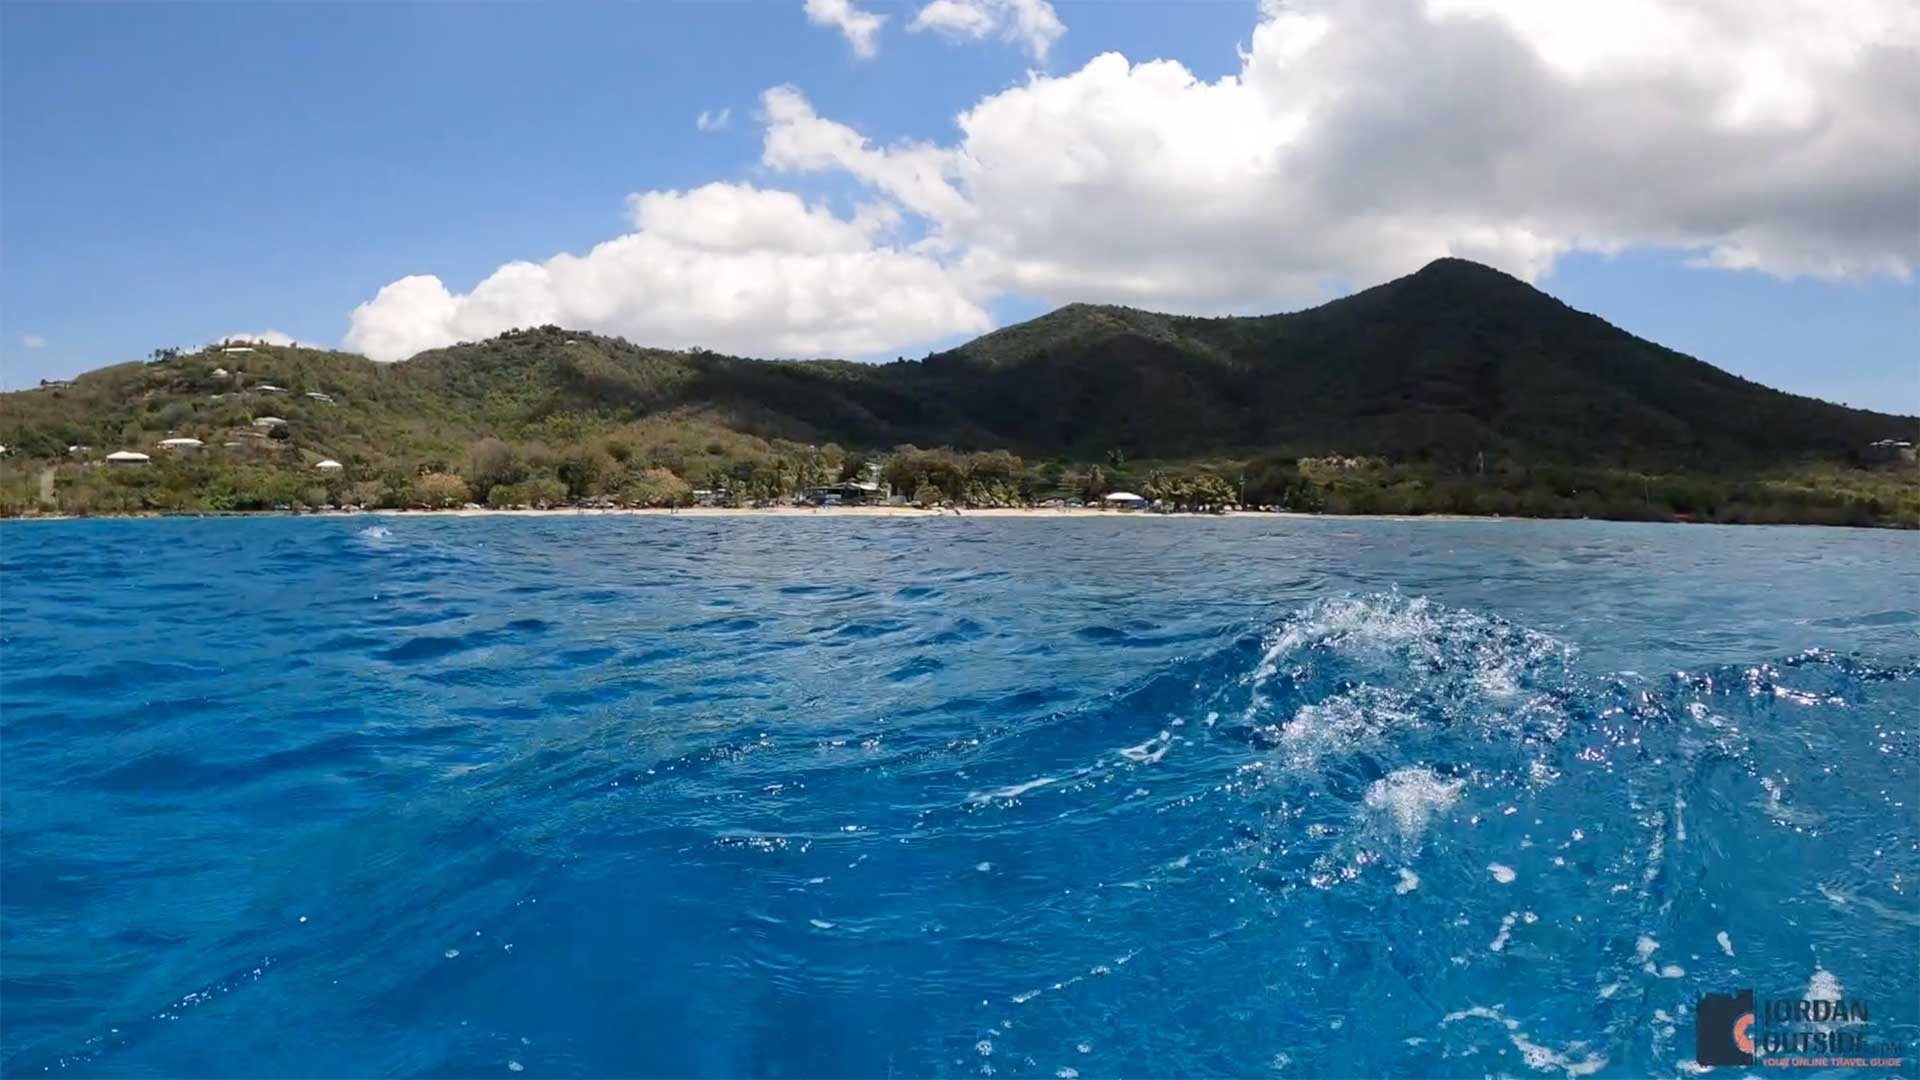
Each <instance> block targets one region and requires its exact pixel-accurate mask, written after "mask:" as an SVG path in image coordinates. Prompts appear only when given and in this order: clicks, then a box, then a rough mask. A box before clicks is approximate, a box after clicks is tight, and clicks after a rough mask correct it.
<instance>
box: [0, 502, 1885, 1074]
mask: <svg viewBox="0 0 1920 1080" xmlns="http://www.w3.org/2000/svg"><path fill="white" fill-rule="evenodd" d="M1917 717H1920V536H1916V535H1914V534H1902V533H1892V532H1871V531H1856V530H1840V529H1798V528H1718V527H1708V526H1671V525H1630V524H1609V523H1598V522H1465V521H1452V522H1443V521H1390V520H1354V519H1332V518H1325V519H1312V518H1307V519H1301V518H1262V517H1233V518H1226V519H1219V520H1212V519H1157V518H1149V519H1129V520H1114V519H1107V518H1088V519H1032V520H1010V519H993V520H988V519H979V518H970V517H962V518H942V519H938V520H916V519H907V520H899V519H885V518H834V517H827V516H821V517H817V518H815V517H798V518H781V519H771V518H752V517H742V518H728V519H715V518H696V517H609V518H579V519H565V518H533V517H524V518H522V517H495V518H441V517H409V516H399V517H352V518H325V519H288V518H262V519H244V520H143V521H83V522H17V523H9V524H6V525H4V526H0V1070H3V1071H4V1072H5V1073H6V1075H9V1076H26V1075H39V1074H43V1073H45V1074H55V1073H59V1074H75V1075H109V1076H162V1075H191V1076H374V1075H407V1076H411V1075H425V1076H481V1077H485V1076H509V1075H514V1074H520V1075H525V1076H529V1077H532V1076H547V1075H554V1076H778V1077H813V1076H876V1077H877V1076H969V1077H980V1076H1023V1077H1024V1076H1039V1077H1058V1078H1069V1080H1070V1078H1072V1077H1076V1076H1083V1077H1089V1078H1091V1077H1097V1076H1111V1075H1122V1074H1125V1075H1193V1074H1202V1073H1205V1074H1219V1075H1233V1076H1259V1077H1268V1076H1273V1077H1284V1076H1370V1075H1460V1076H1466V1075H1472V1076H1480V1075H1486V1074H1505V1075H1515V1076H1542V1077H1579V1076H1588V1075H1598V1076H1641V1075H1686V1074H1690V1073H1691V1072H1693V1071H1694V1070H1695V1069H1696V1068H1697V1066H1696V1065H1695V1064H1694V1056H1695V1043H1694V1029H1695V1022H1694V1016H1695V1008H1696V1005H1697V1003H1698V1001H1699V999H1700V998H1701V997H1702V996H1703V995H1705V994H1709V993H1731V992H1734V991H1737V990H1739V989H1743V988H1754V989H1756V990H1757V991H1758V992H1759V994H1760V995H1761V996H1762V997H1765V998H1783V997H1784V998H1794V997H1814V998H1843V999H1845V1000H1848V1001H1860V1002H1864V1003H1866V1005H1867V1006H1868V1007H1869V1009H1870V1013H1869V1015H1870V1019H1869V1020H1867V1021H1865V1026H1866V1027H1868V1028H1870V1029H1871V1032H1872V1035H1873V1037H1874V1039H1876V1040H1881V1041H1886V1042H1889V1043H1898V1044H1903V1045H1905V1046H1906V1047H1907V1053H1908V1063H1909V1070H1910V1068H1911V1065H1912V1062H1913V1060H1914V1057H1913V1055H1915V1054H1916V1053H1920V992H1917V990H1916V978H1917V976H1916V972H1920V816H1917V815H1920V749H1917V746H1916V739H1915V727H1916V722H1917V721H1916V718H1917ZM1850 1022H1851V1021H1850Z"/></svg>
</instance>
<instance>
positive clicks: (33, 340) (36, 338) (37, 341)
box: [20, 334, 47, 349]
mask: <svg viewBox="0 0 1920 1080" xmlns="http://www.w3.org/2000/svg"><path fill="white" fill-rule="evenodd" d="M20 344H22V345H25V346H26V347H27V348H29V349H44V348H46V347H47V339H46V338H44V337H41V336H40V335H39V334H22V335H20Z"/></svg>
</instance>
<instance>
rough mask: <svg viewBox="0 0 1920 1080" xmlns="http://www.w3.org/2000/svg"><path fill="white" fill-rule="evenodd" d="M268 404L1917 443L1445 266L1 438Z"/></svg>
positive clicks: (125, 388)
mask: <svg viewBox="0 0 1920 1080" xmlns="http://www.w3.org/2000/svg"><path fill="white" fill-rule="evenodd" d="M222 365H224V367H225V368H227V369H230V370H229V372H228V374H227V375H225V376H216V375H215V374H214V370H215V368H216V367H219V366H222ZM263 383H267V384H272V385H279V386H284V387H286V388H287V390H288V391H289V392H288V393H286V394H284V395H273V394H270V393H268V394H263V393H261V391H260V387H261V384H263ZM308 391H318V392H320V393H322V394H325V395H326V396H327V397H328V398H330V399H332V400H331V403H329V402H326V401H322V400H320V399H316V398H312V397H309V396H307V392H308ZM267 414H272V415H274V416H276V417H279V418H282V419H285V420H287V421H289V423H288V424H287V425H286V430H285V431H283V432H280V433H279V434H282V435H285V436H287V438H285V439H284V440H283V442H284V443H285V444H286V445H282V446H278V447H270V449H275V450H288V449H292V450H296V451H297V452H298V453H299V455H300V456H299V457H298V458H297V459H296V460H297V461H308V462H310V461H311V460H313V459H315V458H316V457H317V456H321V455H324V456H327V457H331V458H334V459H337V460H339V461H342V462H345V463H347V465H348V466H349V470H353V469H359V470H361V471H363V472H365V471H371V470H377V469H391V468H395V467H399V466H406V467H412V468H415V469H416V471H417V469H418V468H419V467H421V466H428V467H433V466H438V467H443V468H448V469H452V468H457V467H458V465H457V463H458V462H459V461H460V460H461V459H462V458H463V457H464V456H465V455H466V452H467V448H468V446H469V444H471V443H472V442H473V441H474V440H476V439H480V438H483V437H498V438H501V439H504V440H508V441H512V442H521V443H524V442H530V441H531V442H538V443H540V444H542V445H545V446H548V447H551V446H554V445H563V444H569V443H573V442H577V441H579V440H583V439H587V440H591V439H594V438H600V437H604V436H606V435H607V434H608V433H609V432H613V431H616V430H628V432H629V434H630V435H631V436H632V437H633V438H637V439H639V441H640V442H641V443H643V444H647V445H651V443H650V442H649V440H653V441H655V442H658V441H661V440H663V439H665V440H666V441H669V442H671V441H674V440H678V441H679V442H698V443H700V445H699V448H698V452H694V451H690V450H687V449H686V448H685V447H682V448H681V449H680V450H677V451H675V453H674V455H670V456H671V457H672V458H673V460H666V459H662V460H663V462H664V464H663V467H667V468H671V469H673V470H674V471H676V472H684V471H687V470H688V469H692V468H694V467H695V466H701V467H706V466H711V465H714V464H716V463H719V462H722V461H725V460H730V459H732V458H734V457H737V456H739V455H741V454H749V455H751V454H761V455H764V454H767V453H772V452H773V449H774V448H775V447H776V446H779V445H784V444H785V443H793V444H801V445H805V444H814V445H824V444H829V443H831V444H837V445H838V446H839V447H844V448H848V449H855V448H859V449H869V450H885V449H887V448H891V447H894V446H897V445H901V444H909V443H910V444H915V445H918V446H923V447H926V446H948V447H954V448H957V449H959V450H968V451H984V450H992V449H1005V450H1011V451H1013V452H1015V453H1017V454H1020V455H1024V456H1026V457H1028V458H1035V459H1062V460H1065V461H1070V462H1071V461H1079V462H1117V461H1125V460H1129V459H1131V460H1140V459H1151V460H1159V461H1194V460H1203V459H1204V460H1212V461H1221V460H1240V461H1244V460H1247V459H1251V458H1256V457H1266V458H1270V459H1290V458H1294V457H1317V456H1321V455H1343V456H1360V457H1377V458H1381V459H1385V461H1386V462H1388V463H1392V464H1394V465H1396V466H1403V467H1408V468H1414V467H1418V468H1423V469H1427V470H1430V471H1436V472H1438V473H1460V472H1463V471H1465V470H1468V469H1473V470H1476V471H1477V472H1478V473H1481V474H1484V473H1485V472H1486V470H1487V469H1488V468H1489V465H1488V463H1489V462H1492V463H1494V465H1493V467H1495V468H1508V469H1513V468H1519V469H1523V470H1529V471H1530V470H1532V469H1535V468H1537V467H1543V466H1564V467H1568V468H1580V469H1608V470H1631V471H1637V472H1642V473H1654V474H1673V473H1680V474H1688V475H1706V476H1721V477H1740V476H1751V475H1757V474H1760V473H1763V472H1766V471H1768V470H1776V471H1777V470H1781V469H1789V468H1797V467H1806V466H1810V465H1817V464H1822V463H1826V464H1831V465H1833V466H1834V467H1844V466H1848V465H1851V464H1853V463H1855V462H1856V461H1858V460H1859V456H1860V455H1861V454H1862V452H1863V450H1864V449H1865V448H1866V447H1868V446H1869V444H1872V443H1874V442H1876V441H1877V440H1883V439H1888V438H1894V439H1905V440H1912V439H1913V438H1914V437H1915V435H1916V434H1917V433H1920V420H1916V419H1915V418H1913V417H1903V416H1894V415H1889V414H1884V413H1876V412H1870V411H1866V410H1861V409H1852V408H1847V407H1843V406H1840V405H1834V404H1830V403H1827V402H1822V401H1817V400H1814V399H1811V398H1805V397H1799V396H1796V395H1791V394H1786V393H1782V392H1780V391H1777V390H1772V389H1769V388H1767V387H1764V386H1761V385H1759V384H1756V383H1753V382H1750V381H1748V380H1745V379H1742V378H1739V377H1737V376H1734V375H1731V374H1728V373H1727V372H1724V371H1721V370H1719V369H1717V368H1714V367H1712V366H1711V365H1708V364H1705V363H1702V362H1701V361H1699V360H1695V359H1693V358H1691V357H1688V356H1685V355H1682V354H1680V353H1677V352H1674V351H1673V350H1670V349H1667V348H1664V347H1662V346H1660V345H1657V344H1654V343H1652V342H1649V341H1645V340H1643V339H1641V338H1638V337H1635V336H1633V335H1632V334H1629V333H1627V332H1626V331H1623V330H1621V329H1619V328H1617V327H1615V326H1612V325H1611V324H1609V323H1607V322H1605V321H1604V320H1602V319H1600V318H1597V317H1595V316H1593V315H1588V314H1584V313H1582V312H1579V311H1575V310H1574V309H1572V308H1570V307H1568V306H1566V305H1565V304H1563V303H1561V302H1559V301H1558V300H1555V299H1554V298H1552V297H1550V296H1548V295H1546V294H1544V293H1542V292H1540V291H1539V290H1537V289H1534V288H1533V287H1532V286H1529V285H1527V284H1526V283H1524V282H1521V281H1519V280H1517V279H1515V278H1512V277H1509V276H1507V275H1506V274H1503V273H1500V272H1499V271H1496V270H1493V269H1490V268H1488V267H1485V266H1481V265H1478V264H1475V263H1471V262H1466V261H1463V260H1458V259H1442V260H1439V261H1437V262H1434V263H1432V264H1430V265H1428V266H1426V267H1425V268H1423V269H1421V270H1420V271H1419V272H1417V273H1414V274H1412V275H1409V276H1407V277H1404V278H1400V279H1398V280H1395V281H1391V282H1388V283H1386V284H1384V285H1380V286H1377V287H1375V288H1372V289H1368V290H1366V291H1364V292H1360V293H1356V294H1354V295H1352V296H1349V297H1346V298H1344V299H1341V300H1336V301H1333V302H1332V303H1328V304H1324V305H1321V306H1319V307H1316V308H1311V309H1308V310H1305V311H1300V312H1296V313H1291V314H1282V315H1265V316H1254V317H1229V318H1197V317H1189V316H1179V315H1163V314H1156V313H1153V312H1147V311H1138V310H1134V309H1129V308H1120V307H1107V306H1097V305H1088V304H1073V305H1069V306H1067V307H1064V308H1061V309H1059V310H1057V311H1054V312H1052V313H1050V314H1047V315H1044V316H1042V317H1040V318H1037V319H1034V320H1032V321H1029V322H1025V323H1021V324H1018V325H1015V326H1009V327H1006V328H1004V329H1000V330H996V331H994V332H992V333H989V334H986V335H985V336H983V337H980V338H978V339H976V340H974V341H971V342H969V343H967V344H965V345H962V346H960V347H958V348H955V349H951V350H948V351H946V352H941V353H936V354H932V355H929V356H927V357H926V358H924V359H922V360H900V361H897V362H894V363H890V364H855V363H848V362H844V361H831V360H811V361H763V360H748V359H742V358H738V357H731V356H723V355H719V354H716V353H712V352H707V351H704V350H684V351H683V350H666V349H654V348H646V347H643V346H637V345H633V344H630V343H628V342H626V341H624V340H621V339H617V338H607V337H602V336H599V335H594V334H588V333H581V332H575V331H568V330H563V329H560V328H557V327H540V328H534V329H528V330H519V331H511V332H508V333H506V334H503V335H501V336H499V337H496V338H492V339H489V340H487V341H482V342H476V343H463V344H460V345H456V346H452V347H449V348H444V349H436V350H432V351H429V352H425V353H421V354H419V355H417V356H414V357H412V358H410V359H408V360H405V361H402V362H400V363H397V364H390V365H380V364H375V363H373V362H371V361H368V360H366V359H364V358H362V357H358V356H354V355H351V354H345V353H335V352H326V351H319V350H310V349H298V348H277V347H272V346H266V345H261V344H254V345H253V346H251V351H248V352H222V351H220V350H203V351H201V352H198V353H194V354H191V355H188V356H183V357H175V358H170V359H167V360H166V361H164V362H160V363H151V364H124V365H118V366H115V367H110V368H104V369H101V370H99V371H95V372H91V373H89V374H87V375H83V376H80V377H79V378H78V379H76V380H74V381H73V383H72V385H71V386H66V387H58V388H51V389H42V390H36V391H26V392H20V393H13V394H7V395H0V443H4V444H5V445H7V446H9V447H12V448H14V450H15V452H16V454H19V455H25V456H27V457H33V458H43V459H52V458H56V457H61V456H63V455H65V453H66V448H67V447H68V446H70V445H84V446H88V447H92V448H94V451H95V452H104V451H106V450H109V449H118V448H120V447H122V446H134V447H138V448H148V447H150V446H151V445H152V444H153V443H155V442H157V441H158V440H159V439H160V438H163V437H166V436H168V435H186V436H193V437H198V438H202V439H204V440H206V441H207V442H208V443H209V444H212V445H214V446H216V447H221V448H223V449H235V450H238V449H249V450H251V449H252V448H254V447H256V446H258V445H263V444H261V443H260V440H259V433H258V429H256V428H255V427H254V425H253V421H255V420H257V419H258V418H260V417H261V416H263V415H267ZM669 428H671V429H672V431H673V433H674V434H673V435H672V438H668V429H669ZM703 439H704V440H705V441H704V442H700V440H703ZM228 442H240V443H242V444H243V445H242V446H241V447H231V448H228V447H224V446H223V444H225V443H228ZM81 456H84V453H82V455H81ZM284 456H285V455H284V454H283V455H281V457H282V458H284ZM693 459H700V460H698V461H696V460H693ZM269 460H280V459H279V458H272V457H269ZM702 462H704V463H705V464H704V465H702ZM691 479H695V480H696V482H698V478H691Z"/></svg>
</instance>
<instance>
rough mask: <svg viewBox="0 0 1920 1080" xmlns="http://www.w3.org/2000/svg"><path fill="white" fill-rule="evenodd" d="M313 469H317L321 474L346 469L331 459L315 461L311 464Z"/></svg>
mask: <svg viewBox="0 0 1920 1080" xmlns="http://www.w3.org/2000/svg"><path fill="white" fill-rule="evenodd" d="M313 467H314V468H316V469H319V470H320V471H321V472H339V471H340V470H341V469H344V468H346V466H344V465H342V464H340V463H339V462H337V461H335V460H333V459H332V458H323V459H321V460H319V461H316V462H314V463H313Z"/></svg>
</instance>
